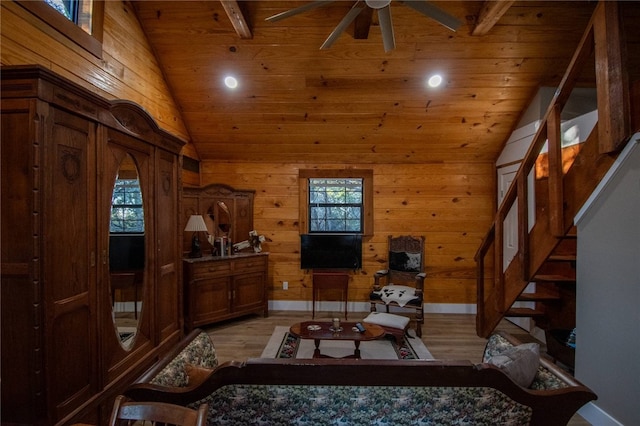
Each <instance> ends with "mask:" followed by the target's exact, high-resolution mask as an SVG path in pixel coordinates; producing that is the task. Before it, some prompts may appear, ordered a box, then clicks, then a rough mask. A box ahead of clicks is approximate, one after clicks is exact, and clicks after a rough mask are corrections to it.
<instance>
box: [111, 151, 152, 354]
mask: <svg viewBox="0 0 640 426" xmlns="http://www.w3.org/2000/svg"><path fill="white" fill-rule="evenodd" d="M142 195H143V194H142V190H141V187H140V179H139V176H138V167H137V166H136V163H135V161H134V159H133V158H132V157H131V155H130V154H126V155H125V156H124V158H123V160H122V162H121V163H120V167H119V169H118V175H117V177H116V180H115V184H114V187H113V195H112V198H111V217H110V221H109V285H110V292H111V309H112V318H113V324H114V327H115V328H114V329H115V332H116V334H117V337H118V340H119V341H120V344H121V345H122V348H123V349H126V350H128V349H131V348H132V347H133V343H134V342H135V338H136V334H137V333H138V324H139V319H140V315H141V311H142V308H143V305H142V298H143V295H144V276H145V274H144V269H145V226H144V207H143V202H142Z"/></svg>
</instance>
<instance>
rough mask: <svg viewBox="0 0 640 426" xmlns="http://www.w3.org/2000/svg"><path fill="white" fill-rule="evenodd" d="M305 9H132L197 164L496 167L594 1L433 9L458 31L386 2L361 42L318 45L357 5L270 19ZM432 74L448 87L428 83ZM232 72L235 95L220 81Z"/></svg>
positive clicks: (556, 74) (176, 4) (251, 5)
mask: <svg viewBox="0 0 640 426" xmlns="http://www.w3.org/2000/svg"><path fill="white" fill-rule="evenodd" d="M305 3H307V2H301V1H246V2H235V1H222V2H220V1H140V2H134V7H135V10H136V13H137V15H138V19H139V20H140V22H141V24H142V26H143V28H144V30H145V32H146V34H147V37H148V39H149V41H150V43H151V45H152V47H153V49H154V50H155V52H156V55H157V57H158V60H159V62H160V64H161V67H162V69H163V72H164V75H165V78H166V79H167V81H168V83H169V85H170V87H171V90H172V92H173V94H174V97H175V100H176V102H177V103H178V105H179V107H180V108H181V110H182V114H183V117H184V120H185V122H186V124H187V127H188V131H189V133H190V135H191V138H192V142H193V143H194V145H195V148H196V150H197V153H198V156H199V157H200V159H201V160H212V161H249V162H274V163H281V162H298V163H300V162H306V163H316V164H318V163H327V162H329V163H336V162H339V163H345V164H350V163H358V164H362V163H430V162H493V161H495V159H496V158H497V156H498V154H499V153H500V151H501V150H502V147H503V145H504V143H505V141H506V139H507V138H508V136H509V135H510V133H511V132H512V131H513V130H514V127H515V126H516V124H517V122H518V121H519V119H520V118H521V115H522V113H523V111H524V109H525V108H526V107H527V106H528V105H529V103H530V102H531V100H532V98H533V96H534V95H535V94H536V92H537V90H538V88H539V87H540V86H554V85H557V83H558V82H559V80H560V79H561V77H562V74H563V72H564V70H565V69H566V66H567V64H568V63H569V61H570V59H571V56H572V54H573V52H574V50H575V48H576V46H577V44H578V42H579V40H580V38H581V37H582V34H583V31H584V28H585V27H586V25H587V22H588V21H589V18H590V16H591V13H592V11H593V8H594V6H595V2H578V1H568V2H563V1H550V2H537V1H521V2H489V3H487V4H486V5H485V4H483V3H482V2H478V1H440V2H438V1H434V2H431V3H432V4H434V5H436V6H438V7H440V8H441V9H443V10H444V11H446V12H447V13H449V14H451V15H453V16H455V17H456V18H458V19H459V20H461V21H462V22H463V24H462V26H461V28H460V29H459V30H458V31H457V32H452V31H451V30H449V29H447V28H445V27H444V26H442V25H440V24H438V23H437V22H436V21H434V20H433V19H430V18H427V17H425V16H424V15H421V14H419V13H418V12H416V11H415V10H413V9H411V8H409V7H407V6H406V5H403V4H401V2H399V1H392V2H391V13H392V17H393V27H394V31H395V39H396V48H395V49H394V50H392V51H390V52H388V53H385V51H384V49H383V44H382V37H381V32H380V29H379V26H378V23H377V15H376V14H375V13H373V14H369V15H370V16H371V28H370V31H369V33H368V37H367V38H365V39H355V38H354V37H353V29H351V30H350V31H349V30H348V31H347V32H345V33H344V34H342V36H340V37H339V38H338V40H337V41H336V42H335V43H334V44H333V46H332V47H331V48H330V49H327V50H319V47H320V46H321V45H322V43H323V42H324V40H325V39H326V38H327V37H328V35H329V34H330V33H331V31H332V30H333V29H334V27H335V26H336V25H337V24H338V23H339V22H340V20H341V19H342V18H343V17H344V15H345V14H346V13H347V12H348V10H349V9H350V8H351V6H352V5H353V3H354V2H353V1H336V2H329V4H327V5H323V6H322V7H319V8H316V9H314V10H310V11H307V12H305V13H302V14H299V15H296V16H294V17H290V18H287V19H284V20H281V21H278V22H267V21H265V18H267V17H269V16H272V15H275V14H277V13H280V12H283V11H286V10H288V9H291V8H294V7H298V6H301V5H303V4H305ZM436 72H438V73H440V74H442V76H443V78H444V84H443V85H442V86H441V87H440V88H438V89H429V88H427V86H426V85H425V81H426V79H427V78H428V76H430V75H431V74H432V73H436ZM227 75H234V76H236V78H237V79H238V81H239V87H238V88H236V89H235V90H229V89H227V88H226V87H225V86H224V84H223V79H224V77H225V76H227Z"/></svg>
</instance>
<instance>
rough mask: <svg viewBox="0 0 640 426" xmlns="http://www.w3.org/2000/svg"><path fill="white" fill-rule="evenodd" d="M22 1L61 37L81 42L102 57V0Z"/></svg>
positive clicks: (78, 43) (66, 41)
mask: <svg viewBox="0 0 640 426" xmlns="http://www.w3.org/2000/svg"><path fill="white" fill-rule="evenodd" d="M17 3H18V4H19V5H21V6H22V7H23V8H25V9H27V10H28V11H29V12H31V13H33V14H34V15H35V16H37V17H38V18H40V19H41V20H42V21H43V22H44V23H46V24H47V25H49V26H51V27H52V28H54V29H55V30H57V32H58V33H59V34H60V35H61V36H62V37H60V39H59V40H60V41H61V42H63V43H68V40H70V41H71V42H72V43H74V44H77V45H78V46H81V47H82V48H84V49H85V50H87V51H88V52H91V53H92V54H93V55H95V56H96V57H98V58H101V57H102V22H103V18H104V1H103V0H38V1H33V0H22V1H17Z"/></svg>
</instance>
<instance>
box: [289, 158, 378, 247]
mask: <svg viewBox="0 0 640 426" xmlns="http://www.w3.org/2000/svg"><path fill="white" fill-rule="evenodd" d="M298 178H299V184H300V185H299V190H300V233H301V234H307V233H350V234H351V233H353V234H363V235H373V171H371V170H300V171H299V175H298Z"/></svg>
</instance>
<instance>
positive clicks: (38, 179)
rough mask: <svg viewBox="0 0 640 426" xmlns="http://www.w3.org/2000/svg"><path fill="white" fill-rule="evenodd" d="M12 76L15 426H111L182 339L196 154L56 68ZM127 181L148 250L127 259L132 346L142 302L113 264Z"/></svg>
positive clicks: (6, 289) (6, 72)
mask: <svg viewBox="0 0 640 426" xmlns="http://www.w3.org/2000/svg"><path fill="white" fill-rule="evenodd" d="M0 73H1V79H2V135H1V137H2V206H1V207H2V270H1V273H2V284H1V285H2V294H1V296H2V307H1V309H2V422H3V423H20V424H47V425H48V424H69V423H74V422H86V423H92V424H104V422H105V419H108V416H109V413H110V410H111V407H112V403H113V399H114V397H115V395H117V394H119V393H121V392H122V391H123V390H124V389H125V387H126V386H127V384H128V383H130V382H131V381H132V380H133V379H134V378H136V377H137V376H138V375H139V374H141V373H142V372H143V371H144V370H145V369H147V368H148V367H149V366H150V365H151V364H152V363H153V362H154V361H155V360H156V359H158V357H159V356H161V355H163V354H164V353H165V352H166V351H167V350H168V349H169V348H170V347H171V346H173V345H174V344H175V343H177V341H178V340H179V339H180V338H181V337H182V335H183V311H182V306H183V304H182V293H181V287H180V286H179V283H180V281H181V273H182V272H181V265H182V264H181V252H182V232H181V230H180V229H179V225H178V224H179V223H180V218H179V211H180V187H181V181H180V156H179V153H180V149H181V147H182V146H183V145H184V142H183V141H181V140H180V139H178V138H176V137H174V136H172V135H170V134H168V133H167V132H165V131H162V130H161V129H159V128H158V126H157V125H156V123H155V122H154V121H153V119H152V118H151V117H150V116H149V115H148V114H147V113H146V112H145V111H144V110H143V109H142V108H140V107H139V106H137V105H135V104H133V103H131V102H127V101H107V100H105V99H103V98H101V97H99V96H97V95H95V94H93V93H91V92H89V91H87V90H85V89H83V88H82V87H80V86H79V85H76V84H74V83H72V82H70V81H68V80H66V79H64V78H61V77H60V76H58V75H56V74H54V73H52V72H51V71H48V70H46V69H44V68H41V67H37V66H34V67H24V66H20V67H3V68H2V69H1V70H0ZM119 175H122V176H128V179H130V180H131V181H133V182H135V184H136V185H138V188H139V193H141V196H142V201H141V202H140V205H138V206H137V208H139V209H142V210H141V212H142V213H141V214H142V217H143V220H142V221H141V222H143V226H142V230H141V232H140V234H139V235H138V236H139V237H140V241H142V242H141V244H142V248H141V249H140V248H137V249H136V250H138V251H137V252H136V253H131V254H128V255H126V256H124V257H123V256H121V257H123V258H124V259H125V260H126V259H134V258H139V262H140V264H141V266H138V268H139V269H138V270H137V271H136V274H135V275H134V274H133V273H130V274H129V276H131V277H133V276H135V277H137V278H136V284H135V285H136V286H137V287H135V288H134V290H135V295H136V296H135V297H134V300H133V303H135V306H136V311H135V321H134V323H133V325H131V324H129V325H130V327H129V332H127V333H121V332H120V331H121V327H120V326H116V321H115V318H116V313H118V312H117V311H118V310H119V309H120V308H117V307H118V306H120V305H122V306H126V305H127V304H132V303H131V302H126V301H124V302H122V300H126V298H127V297H128V296H127V295H128V294H134V291H133V290H131V289H129V291H124V290H122V289H118V290H117V291H116V289H115V285H116V284H115V278H114V277H115V275H114V274H113V271H112V269H113V265H110V262H111V259H112V255H113V253H110V248H111V250H112V251H114V250H115V248H113V247H110V241H111V240H110V237H111V236H112V235H111V231H110V225H111V221H112V220H113V219H112V205H111V204H112V196H113V194H114V184H115V182H116V180H117V177H118V176H119ZM118 179H119V177H118ZM136 179H137V180H136ZM118 250H122V249H120V248H119V249H118ZM120 275H122V276H125V277H126V276H127V275H126V274H123V273H121V274H120ZM132 283H133V281H131V282H130V283H129V285H132ZM116 297H118V300H115V299H116ZM132 297H133V296H132ZM129 300H131V299H129ZM116 302H117V303H116ZM118 315H119V313H118ZM122 329H124V327H122ZM125 336H126V337H125ZM123 339H127V342H126V344H125V343H124V340H123Z"/></svg>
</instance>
